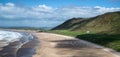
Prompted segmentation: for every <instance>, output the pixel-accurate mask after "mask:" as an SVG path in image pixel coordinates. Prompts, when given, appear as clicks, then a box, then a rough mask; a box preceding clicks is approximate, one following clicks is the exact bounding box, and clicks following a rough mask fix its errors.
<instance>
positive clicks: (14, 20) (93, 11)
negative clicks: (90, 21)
mask: <svg viewBox="0 0 120 57" xmlns="http://www.w3.org/2000/svg"><path fill="white" fill-rule="evenodd" d="M114 11H120V0H0V26H30V27H55V26H57V25H59V24H61V23H63V22H64V21H66V20H68V19H70V18H73V17H82V18H88V17H94V16H97V15H101V14H104V13H107V12H114ZM20 23H21V24H20ZM2 24H4V25H2Z"/></svg>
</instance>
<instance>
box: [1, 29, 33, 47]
mask: <svg viewBox="0 0 120 57" xmlns="http://www.w3.org/2000/svg"><path fill="white" fill-rule="evenodd" d="M32 39H33V35H32V34H30V33H24V32H13V31H0V45H1V46H0V47H4V46H7V45H9V44H10V43H12V42H16V41H19V42H20V43H21V44H20V45H19V46H22V45H24V44H25V43H27V42H29V41H30V40H32Z"/></svg>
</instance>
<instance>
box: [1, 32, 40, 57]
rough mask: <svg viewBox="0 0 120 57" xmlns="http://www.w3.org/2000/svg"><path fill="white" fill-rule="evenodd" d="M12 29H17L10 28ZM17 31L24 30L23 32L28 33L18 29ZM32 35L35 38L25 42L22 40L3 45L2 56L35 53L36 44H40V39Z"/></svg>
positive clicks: (21, 56)
mask: <svg viewBox="0 0 120 57" xmlns="http://www.w3.org/2000/svg"><path fill="white" fill-rule="evenodd" d="M7 31H9V30H7ZM10 31H16V30H10ZM16 32H20V33H21V32H22V34H24V33H28V32H25V31H18V30H17V31H16ZM29 34H31V33H29ZM31 35H32V34H31ZM24 36H25V35H24ZM31 37H33V39H32V40H30V41H28V42H26V43H25V44H22V43H21V42H20V41H15V42H12V43H9V44H8V45H6V46H4V47H1V50H0V56H2V57H32V56H33V54H35V51H36V46H37V45H38V43H39V41H38V38H36V36H34V35H32V36H31ZM23 54H24V55H23Z"/></svg>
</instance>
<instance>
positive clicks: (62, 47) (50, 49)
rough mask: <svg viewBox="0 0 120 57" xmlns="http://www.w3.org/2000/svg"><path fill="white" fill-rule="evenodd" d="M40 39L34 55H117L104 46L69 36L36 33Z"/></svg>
mask: <svg viewBox="0 0 120 57" xmlns="http://www.w3.org/2000/svg"><path fill="white" fill-rule="evenodd" d="M34 34H35V35H36V36H37V37H38V38H39V40H40V45H39V46H38V47H37V50H36V54H35V55H34V56H33V57H116V56H113V54H111V53H109V52H106V51H104V50H103V48H102V47H99V46H97V45H94V44H91V43H90V44H89V43H86V42H84V41H82V40H78V39H75V38H72V37H69V36H63V35H57V34H51V33H34Z"/></svg>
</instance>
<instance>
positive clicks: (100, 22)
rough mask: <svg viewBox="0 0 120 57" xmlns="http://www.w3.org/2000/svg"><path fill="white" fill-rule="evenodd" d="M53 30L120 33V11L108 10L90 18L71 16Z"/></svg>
mask: <svg viewBox="0 0 120 57" xmlns="http://www.w3.org/2000/svg"><path fill="white" fill-rule="evenodd" d="M53 30H73V31H81V32H87V31H89V32H91V33H93V32H95V33H109V34H120V11H118V12H109V13H105V14H103V15H99V16H96V17H92V18H72V19H70V20H67V21H66V22H64V23H63V24H61V25H59V26H57V27H55V28H53Z"/></svg>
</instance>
